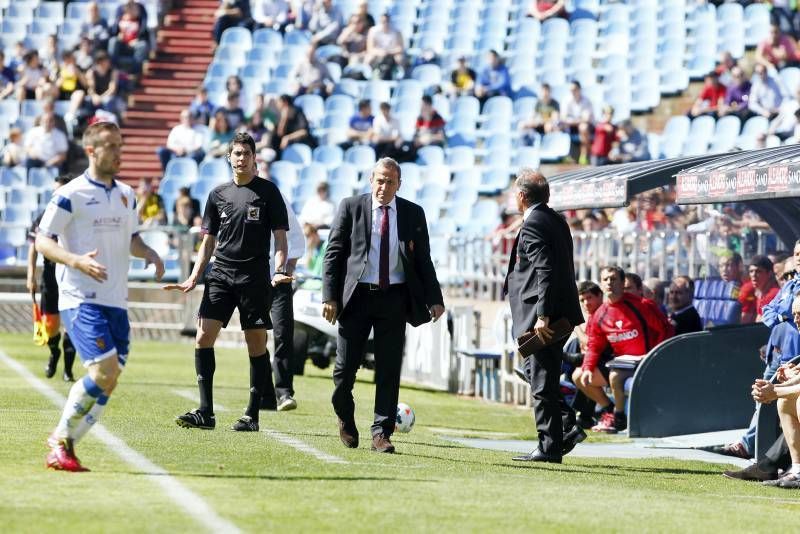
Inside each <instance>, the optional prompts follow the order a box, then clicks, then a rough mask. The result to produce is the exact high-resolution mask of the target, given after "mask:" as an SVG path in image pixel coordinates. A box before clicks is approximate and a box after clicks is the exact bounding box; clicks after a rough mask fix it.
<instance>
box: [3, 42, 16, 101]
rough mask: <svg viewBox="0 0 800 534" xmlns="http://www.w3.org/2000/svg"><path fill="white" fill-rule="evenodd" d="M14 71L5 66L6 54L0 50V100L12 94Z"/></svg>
mask: <svg viewBox="0 0 800 534" xmlns="http://www.w3.org/2000/svg"><path fill="white" fill-rule="evenodd" d="M15 79H16V75H15V74H14V71H13V70H11V69H10V68H9V67H7V66H6V55H5V53H4V52H3V51H2V50H0V100H3V99H4V98H7V97H9V96H11V95H13V94H14V80H15Z"/></svg>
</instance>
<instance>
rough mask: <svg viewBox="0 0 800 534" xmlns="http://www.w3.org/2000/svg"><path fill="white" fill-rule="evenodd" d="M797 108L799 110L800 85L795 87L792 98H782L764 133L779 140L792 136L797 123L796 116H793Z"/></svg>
mask: <svg viewBox="0 0 800 534" xmlns="http://www.w3.org/2000/svg"><path fill="white" fill-rule="evenodd" d="M798 110H800V87H797V88H796V89H795V94H794V97H793V98H785V99H783V101H782V102H781V106H780V108H779V110H778V115H777V116H776V117H775V118H774V119H772V121H770V123H769V128H768V129H767V132H766V134H765V135H766V136H769V135H774V136H775V137H777V138H778V139H780V140H781V141H785V140H786V139H789V138H790V137H792V136H793V135H794V131H795V129H796V128H797V124H798V122H797V117H795V114H796V113H797V111H798Z"/></svg>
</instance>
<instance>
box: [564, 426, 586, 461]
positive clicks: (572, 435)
mask: <svg viewBox="0 0 800 534" xmlns="http://www.w3.org/2000/svg"><path fill="white" fill-rule="evenodd" d="M585 439H586V432H584V431H583V429H582V428H581V427H580V425H577V424H576V425H574V426H573V427H572V429H570V431H569V432H567V433H566V434H564V445H563V446H562V447H561V454H562V455H563V456H566V455H567V454H569V453H570V452H572V449H574V448H575V445H577V444H578V443H580V442H581V441H583V440H585Z"/></svg>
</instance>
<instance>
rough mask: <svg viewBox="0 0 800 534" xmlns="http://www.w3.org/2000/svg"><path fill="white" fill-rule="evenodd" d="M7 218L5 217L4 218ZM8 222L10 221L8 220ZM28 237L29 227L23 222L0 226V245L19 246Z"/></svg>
mask: <svg viewBox="0 0 800 534" xmlns="http://www.w3.org/2000/svg"><path fill="white" fill-rule="evenodd" d="M4 219H5V218H4ZM6 222H10V221H8V220H6ZM27 239H28V228H27V227H26V226H24V225H21V224H15V225H13V226H12V225H9V226H0V246H5V247H11V248H17V247H21V246H22V245H24V244H25V242H26V241H27Z"/></svg>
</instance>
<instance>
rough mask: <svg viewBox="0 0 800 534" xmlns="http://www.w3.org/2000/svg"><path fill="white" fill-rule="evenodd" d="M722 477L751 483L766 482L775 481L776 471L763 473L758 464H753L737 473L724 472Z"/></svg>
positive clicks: (776, 477)
mask: <svg viewBox="0 0 800 534" xmlns="http://www.w3.org/2000/svg"><path fill="white" fill-rule="evenodd" d="M722 476H724V477H726V478H732V479H734V480H747V481H752V482H765V481H767V480H777V479H778V472H777V471H764V470H763V469H761V468H760V467H758V464H753V465H749V466H747V467H745V468H744V469H741V470H739V471H724V472H723V473H722Z"/></svg>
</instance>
